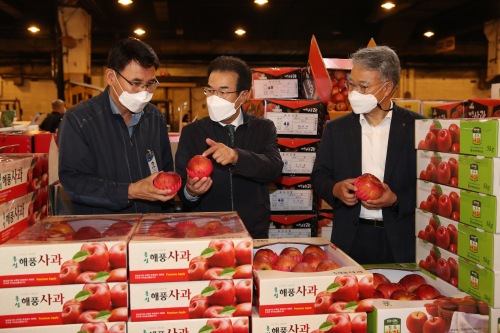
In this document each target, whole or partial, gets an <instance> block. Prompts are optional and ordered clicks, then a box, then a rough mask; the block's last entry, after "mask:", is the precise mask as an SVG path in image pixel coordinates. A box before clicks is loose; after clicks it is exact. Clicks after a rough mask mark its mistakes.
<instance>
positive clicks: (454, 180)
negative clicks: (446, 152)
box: [450, 177, 458, 187]
mask: <svg viewBox="0 0 500 333" xmlns="http://www.w3.org/2000/svg"><path fill="white" fill-rule="evenodd" d="M450 186H453V187H458V178H457V177H451V180H450Z"/></svg>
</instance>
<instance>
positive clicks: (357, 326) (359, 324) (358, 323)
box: [351, 313, 367, 333]
mask: <svg viewBox="0 0 500 333" xmlns="http://www.w3.org/2000/svg"><path fill="white" fill-rule="evenodd" d="M366 319H367V317H366V313H361V314H359V315H357V316H356V317H354V319H353V320H352V322H351V332H352V333H366V331H367V320H366Z"/></svg>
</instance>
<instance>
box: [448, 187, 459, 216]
mask: <svg viewBox="0 0 500 333" xmlns="http://www.w3.org/2000/svg"><path fill="white" fill-rule="evenodd" d="M450 200H451V209H452V210H453V211H454V212H460V196H459V195H458V194H457V192H450Z"/></svg>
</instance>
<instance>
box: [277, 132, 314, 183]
mask: <svg viewBox="0 0 500 333" xmlns="http://www.w3.org/2000/svg"><path fill="white" fill-rule="evenodd" d="M319 143H320V139H296V138H294V139H287V138H278V148H279V150H280V155H281V159H282V160H283V163H284V165H283V171H282V173H283V174H288V175H294V174H310V173H311V172H312V169H313V166H314V161H315V160H316V152H317V151H318V148H319Z"/></svg>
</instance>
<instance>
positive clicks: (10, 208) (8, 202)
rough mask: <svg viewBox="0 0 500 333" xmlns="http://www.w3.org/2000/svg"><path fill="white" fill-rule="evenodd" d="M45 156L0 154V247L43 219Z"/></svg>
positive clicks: (46, 173) (45, 201) (44, 211)
mask: <svg viewBox="0 0 500 333" xmlns="http://www.w3.org/2000/svg"><path fill="white" fill-rule="evenodd" d="M48 169H49V161H48V155H47V154H0V244H2V243H4V242H6V241H7V240H9V239H10V238H12V237H14V236H15V235H17V234H18V233H20V232H21V231H23V230H25V229H26V228H28V226H30V225H33V224H34V223H35V222H37V221H40V220H42V219H44V218H45V216H46V215H47V212H48V186H47V185H48V184H47V183H48V179H49V175H48Z"/></svg>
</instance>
